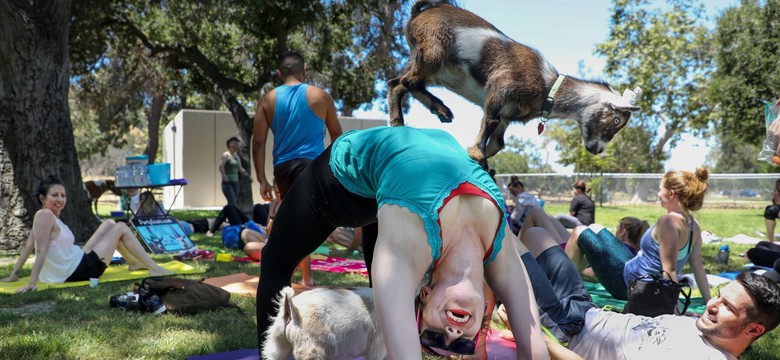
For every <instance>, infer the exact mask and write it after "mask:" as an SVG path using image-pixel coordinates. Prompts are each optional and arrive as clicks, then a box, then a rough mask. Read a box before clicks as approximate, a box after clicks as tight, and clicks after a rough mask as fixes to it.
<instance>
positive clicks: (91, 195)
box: [84, 179, 122, 214]
mask: <svg viewBox="0 0 780 360" xmlns="http://www.w3.org/2000/svg"><path fill="white" fill-rule="evenodd" d="M84 190H85V191H86V192H87V199H89V202H90V203H91V205H92V209H93V210H94V211H95V214H97V213H98V207H97V204H98V200H99V199H100V197H101V196H103V193H105V192H106V191H109V190H110V191H111V192H112V193H113V194H114V195H116V196H120V195H122V193H121V192H120V191H119V189H117V188H116V186H115V185H114V180H111V179H108V180H88V181H85V182H84Z"/></svg>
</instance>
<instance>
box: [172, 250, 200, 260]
mask: <svg viewBox="0 0 780 360" xmlns="http://www.w3.org/2000/svg"><path fill="white" fill-rule="evenodd" d="M199 251H200V250H198V249H197V248H192V249H188V250H182V251H180V252H179V253H178V254H176V255H174V256H173V259H174V260H193V259H195V258H197V257H198V256H199V254H198V252H199Z"/></svg>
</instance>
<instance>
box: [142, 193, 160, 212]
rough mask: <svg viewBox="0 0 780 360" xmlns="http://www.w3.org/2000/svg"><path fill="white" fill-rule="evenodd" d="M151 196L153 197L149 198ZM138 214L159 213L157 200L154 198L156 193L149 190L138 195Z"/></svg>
mask: <svg viewBox="0 0 780 360" xmlns="http://www.w3.org/2000/svg"><path fill="white" fill-rule="evenodd" d="M149 198H151V199H149ZM138 203H139V204H140V205H139V207H138V216H154V215H157V202H156V201H155V200H154V194H152V192H151V191H149V190H147V191H144V192H142V193H141V194H140V195H138Z"/></svg>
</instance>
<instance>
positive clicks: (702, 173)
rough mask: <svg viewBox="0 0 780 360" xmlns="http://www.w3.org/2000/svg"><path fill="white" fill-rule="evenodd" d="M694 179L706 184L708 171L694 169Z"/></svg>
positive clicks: (700, 168)
mask: <svg viewBox="0 0 780 360" xmlns="http://www.w3.org/2000/svg"><path fill="white" fill-rule="evenodd" d="M696 177H697V178H698V179H699V180H701V181H703V182H707V179H709V178H710V170H709V169H707V168H705V167H703V166H700V167H698V168H696Z"/></svg>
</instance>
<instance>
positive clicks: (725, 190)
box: [496, 173, 780, 208]
mask: <svg viewBox="0 0 780 360" xmlns="http://www.w3.org/2000/svg"><path fill="white" fill-rule="evenodd" d="M663 175H664V174H613V173H605V174H571V175H565V174H498V175H496V182H497V183H498V184H499V187H500V188H501V191H502V192H503V193H504V198H505V199H507V200H508V199H510V198H511V194H509V190H507V186H506V185H507V184H508V183H509V178H510V176H517V177H518V178H520V181H522V182H523V184H524V185H525V190H526V191H528V192H530V193H531V194H533V195H534V196H536V197H537V198H538V199H543V200H544V201H546V202H551V203H558V202H561V203H568V202H570V201H571V199H572V194H571V190H572V185H574V183H575V182H576V181H577V180H583V181H585V183H586V184H588V187H589V188H590V189H591V191H590V193H589V196H590V197H591V198H592V199H593V201H594V202H596V204H601V205H628V204H637V205H640V204H653V203H655V202H657V201H658V186H659V184H660V182H661V178H662V177H663ZM779 178H780V177H779V176H778V174H710V177H709V181H708V183H709V188H708V190H707V194H706V195H705V198H704V206H705V207H715V208H718V207H723V208H733V207H744V208H763V207H765V206H766V205H767V203H769V202H771V200H772V189H773V188H774V184H775V181H776V180H778V179H779Z"/></svg>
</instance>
